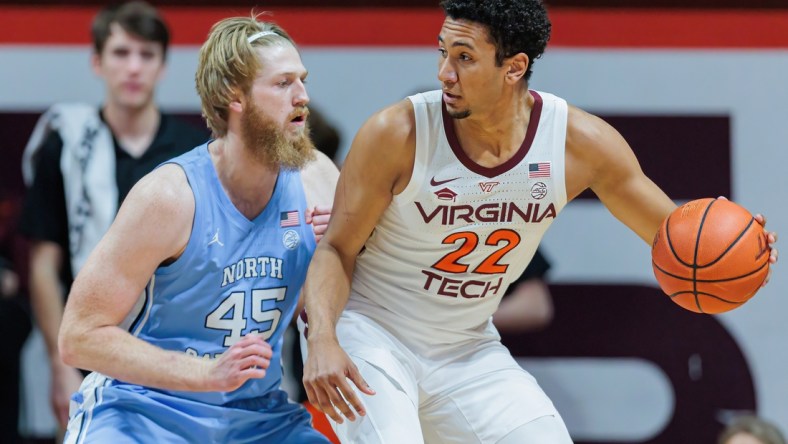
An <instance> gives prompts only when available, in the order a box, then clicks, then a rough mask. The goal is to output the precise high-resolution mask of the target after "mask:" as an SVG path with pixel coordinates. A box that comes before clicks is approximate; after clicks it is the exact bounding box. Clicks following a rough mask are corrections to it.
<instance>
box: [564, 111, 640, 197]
mask: <svg viewBox="0 0 788 444" xmlns="http://www.w3.org/2000/svg"><path fill="white" fill-rule="evenodd" d="M632 167H637V160H636V159H635V157H634V154H633V153H632V149H631V148H630V147H629V145H628V144H627V142H626V141H625V140H624V138H623V137H622V136H621V134H619V132H618V131H616V129H615V128H613V127H612V126H611V125H610V124H608V123H607V122H605V121H604V120H602V119H601V118H599V117H597V116H595V115H593V114H591V113H588V112H586V111H584V110H582V109H580V108H578V107H575V106H571V105H570V106H569V115H568V121H567V130H566V183H567V197H568V198H569V199H572V198H574V197H575V196H577V195H578V194H580V193H581V192H582V191H583V190H585V189H586V188H589V187H592V188H593V186H594V185H595V184H596V183H598V182H599V181H600V180H605V179H606V178H610V177H616V176H618V173H622V172H623V171H622V169H624V170H629V169H631V168H632Z"/></svg>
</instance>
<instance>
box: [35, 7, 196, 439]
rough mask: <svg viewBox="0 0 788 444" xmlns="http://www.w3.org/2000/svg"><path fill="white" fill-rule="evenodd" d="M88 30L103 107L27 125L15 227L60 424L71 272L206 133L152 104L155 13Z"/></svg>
mask: <svg viewBox="0 0 788 444" xmlns="http://www.w3.org/2000/svg"><path fill="white" fill-rule="evenodd" d="M91 31H92V37H93V54H92V56H91V66H92V69H93V71H94V73H95V74H96V75H97V76H98V77H99V78H101V80H102V81H103V82H104V85H105V88H106V96H105V99H104V102H103V104H101V106H100V107H95V106H92V105H88V104H81V103H59V104H55V105H53V106H52V107H51V108H50V109H49V110H48V111H47V112H46V113H44V115H43V116H42V117H41V118H40V120H39V121H38V123H37V124H36V127H35V129H34V131H33V134H32V136H31V138H30V140H29V142H28V144H27V146H26V148H25V153H24V158H23V173H24V177H25V182H26V184H27V186H28V191H27V195H26V199H25V203H24V209H23V214H22V223H21V225H20V228H21V232H22V233H23V234H24V235H26V236H27V237H28V238H29V239H30V240H31V241H32V242H31V251H30V299H31V305H32V309H33V313H34V316H35V321H36V325H37V327H38V328H39V329H40V330H41V332H42V335H43V338H44V342H45V343H46V349H47V352H48V355H49V356H48V358H49V363H50V368H51V387H50V390H51V396H50V399H51V404H52V409H53V411H54V415H55V418H56V420H57V422H58V424H59V425H60V427H61V428H65V426H66V423H67V421H68V406H69V398H70V397H71V395H72V393H74V392H75V391H76V390H77V389H78V387H79V385H80V383H81V382H82V379H83V374H82V373H81V372H80V371H79V370H77V369H74V368H72V367H69V366H67V365H65V364H64V363H63V362H62V361H61V360H60V358H59V357H58V350H57V332H58V329H59V328H60V322H61V319H62V315H63V306H64V303H65V297H66V295H67V294H68V291H69V288H70V286H71V282H72V280H73V276H75V275H76V274H77V272H78V271H79V270H80V268H81V267H82V265H83V264H84V262H85V260H86V259H87V257H88V254H89V253H90V252H91V250H92V249H93V248H94V247H95V245H96V244H97V243H98V240H99V239H100V238H101V236H103V235H104V233H105V232H106V231H107V229H108V228H109V226H110V224H111V222H112V220H113V219H114V218H115V214H116V212H117V210H118V208H119V206H120V203H121V202H122V201H123V199H124V198H125V197H126V195H127V194H128V192H129V190H130V189H131V188H132V186H133V185H134V184H135V183H136V182H137V181H138V180H139V179H140V178H141V177H142V176H144V175H145V174H147V173H148V172H149V171H151V170H152V169H153V168H154V167H156V165H158V164H160V163H162V162H164V161H166V160H168V159H170V158H172V157H175V156H177V155H179V154H181V153H184V152H186V151H187V150H189V149H191V148H193V147H194V146H196V145H198V144H200V143H202V142H204V141H205V140H206V139H207V137H208V133H207V132H206V131H205V130H203V129H200V128H197V127H195V126H192V125H189V124H187V123H185V122H182V121H180V120H179V119H177V118H174V117H173V116H170V115H168V114H165V113H163V112H162V111H161V110H160V109H159V106H158V105H157V104H156V103H155V102H154V95H155V90H156V86H157V85H158V83H159V81H160V80H161V79H162V78H163V76H164V72H165V62H166V58H167V48H168V44H169V41H170V33H169V30H168V28H167V25H166V24H165V22H164V21H163V19H162V17H161V16H160V15H159V13H158V11H157V10H156V9H154V8H153V7H152V6H150V5H148V4H147V3H144V2H140V1H134V2H129V3H123V4H119V5H113V6H110V7H106V8H104V9H102V10H101V11H99V13H98V14H97V15H96V17H95V19H94V20H93V24H92V30H91Z"/></svg>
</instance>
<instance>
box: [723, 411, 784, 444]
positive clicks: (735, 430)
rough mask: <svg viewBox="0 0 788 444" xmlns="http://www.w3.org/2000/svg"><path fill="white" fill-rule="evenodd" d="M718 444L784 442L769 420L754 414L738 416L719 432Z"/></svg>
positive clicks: (775, 443) (772, 443)
mask: <svg viewBox="0 0 788 444" xmlns="http://www.w3.org/2000/svg"><path fill="white" fill-rule="evenodd" d="M718 443H719V444H786V442H785V437H784V436H783V434H782V433H781V432H780V430H779V429H777V427H776V426H775V425H773V424H771V423H770V422H768V421H766V420H763V419H761V418H758V417H757V416H754V415H745V416H740V417H738V418H736V419H734V420H733V422H731V423H730V424H728V426H727V427H725V429H724V430H723V431H722V433H721V434H720V438H719V441H718Z"/></svg>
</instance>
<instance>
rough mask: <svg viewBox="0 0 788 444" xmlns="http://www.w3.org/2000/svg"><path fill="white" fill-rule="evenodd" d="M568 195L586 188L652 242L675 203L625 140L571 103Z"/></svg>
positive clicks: (568, 132) (567, 150) (567, 165)
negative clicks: (648, 172)
mask: <svg viewBox="0 0 788 444" xmlns="http://www.w3.org/2000/svg"><path fill="white" fill-rule="evenodd" d="M566 168H567V172H566V177H567V194H568V196H569V197H570V198H573V197H575V196H577V195H578V194H580V192H582V191H583V190H584V189H586V188H591V190H592V191H593V192H594V193H596V195H597V197H599V200H601V201H602V203H603V204H604V205H605V206H606V207H607V209H608V210H609V211H610V212H611V213H612V214H613V216H615V217H616V218H617V219H618V220H620V221H621V222H623V223H624V224H625V225H626V226H628V227H629V228H630V229H631V230H632V231H634V232H635V233H636V234H637V235H638V236H639V237H640V238H641V239H643V241H645V242H646V243H648V244H649V245H651V242H652V241H653V240H654V235H656V233H657V230H658V229H659V226H660V224H661V223H662V221H663V220H664V219H665V218H666V217H667V216H668V214H670V212H671V211H673V210H674V209H675V208H676V204H674V203H673V201H672V200H670V198H669V197H668V196H667V195H666V194H665V193H664V192H663V191H662V190H661V189H660V188H659V187H658V186H657V185H656V184H654V182H652V181H651V179H649V178H648V177H647V176H646V175H645V174H644V173H643V170H642V169H641V168H640V164H639V163H638V161H637V158H635V154H634V153H633V152H632V149H631V148H630V147H629V145H628V144H627V142H626V141H625V140H624V138H623V137H621V134H619V133H618V131H616V130H615V129H614V128H613V127H612V126H610V125H609V124H608V123H607V122H605V121H604V120H602V119H600V118H598V117H596V116H593V115H591V114H588V113H586V112H584V111H582V110H580V109H578V108H575V107H570V109H569V124H568V129H567V142H566Z"/></svg>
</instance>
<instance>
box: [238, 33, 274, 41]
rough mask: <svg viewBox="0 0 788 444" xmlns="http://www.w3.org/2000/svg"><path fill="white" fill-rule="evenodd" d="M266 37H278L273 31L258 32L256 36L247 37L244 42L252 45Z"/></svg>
mask: <svg viewBox="0 0 788 444" xmlns="http://www.w3.org/2000/svg"><path fill="white" fill-rule="evenodd" d="M267 35H278V34H277V33H275V32H274V31H260V32H258V33H257V34H254V35H251V36H249V38H247V39H246V41H247V42H249V43H252V42H254V41H255V40H257V39H259V38H260V37H265V36H267Z"/></svg>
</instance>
